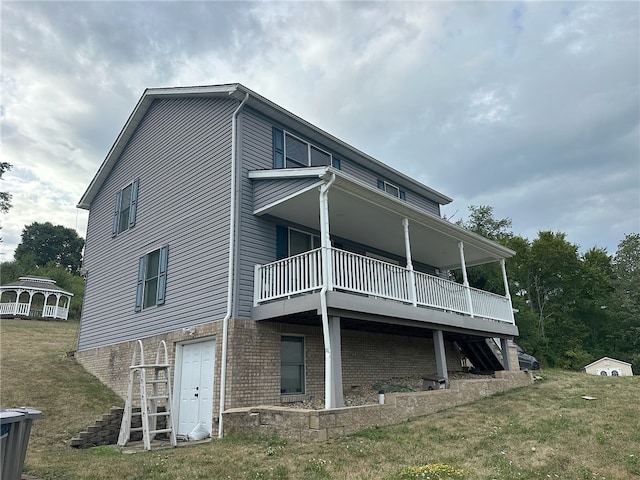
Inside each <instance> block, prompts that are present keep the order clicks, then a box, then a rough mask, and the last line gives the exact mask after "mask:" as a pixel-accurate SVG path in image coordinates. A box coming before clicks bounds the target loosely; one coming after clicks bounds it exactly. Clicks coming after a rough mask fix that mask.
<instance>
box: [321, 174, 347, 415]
mask: <svg viewBox="0 0 640 480" xmlns="http://www.w3.org/2000/svg"><path fill="white" fill-rule="evenodd" d="M335 179H336V176H335V174H334V175H332V176H331V179H330V180H329V181H328V182H327V183H325V184H324V185H322V186H321V187H320V198H319V202H320V244H321V247H322V248H321V250H322V251H321V257H322V274H323V275H322V276H323V285H322V290H320V310H321V316H322V338H323V341H324V363H325V366H324V408H325V409H331V408H335V407H336V404H335V399H336V395H335V393H334V378H333V375H334V367H333V355H332V353H331V350H332V341H331V340H332V339H331V331H332V330H335V328H333V329H332V328H331V327H330V322H329V313H328V311H327V291H328V290H332V289H333V280H332V275H331V274H332V268H331V236H330V234H329V198H328V197H329V188H331V185H332V184H333V182H335ZM334 323H335V322H334ZM340 385H342V379H340Z"/></svg>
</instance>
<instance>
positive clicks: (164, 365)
mask: <svg viewBox="0 0 640 480" xmlns="http://www.w3.org/2000/svg"><path fill="white" fill-rule="evenodd" d="M169 367H170V365H169V364H168V363H145V364H142V365H131V366H130V367H129V369H131V370H135V369H136V368H169Z"/></svg>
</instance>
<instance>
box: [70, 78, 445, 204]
mask: <svg viewBox="0 0 640 480" xmlns="http://www.w3.org/2000/svg"><path fill="white" fill-rule="evenodd" d="M247 94H248V95H249V96H248V99H247V102H246V106H247V107H249V108H252V109H254V110H256V111H258V112H260V113H261V114H263V115H265V116H267V117H269V118H271V119H273V120H274V121H275V122H277V123H279V124H281V125H283V126H288V127H289V128H291V129H293V130H295V131H296V132H297V133H298V134H301V135H303V136H306V137H307V138H308V139H309V140H310V141H312V142H314V141H315V142H316V143H318V144H321V145H323V146H325V147H326V148H329V149H331V150H332V151H334V152H335V153H336V154H338V155H341V156H343V157H346V158H349V159H351V160H355V161H358V162H361V163H362V164H363V165H365V166H366V167H367V168H369V169H370V170H372V171H373V172H375V173H378V174H380V175H381V176H383V177H384V178H385V179H387V180H389V181H391V182H394V183H398V184H402V185H407V187H408V188H409V186H410V188H411V189H412V190H414V191H415V192H416V193H418V194H419V195H422V196H425V197H427V198H430V199H431V200H433V201H435V202H438V203H439V204H440V205H446V204H448V203H451V201H452V199H451V198H450V197H448V196H446V195H444V194H442V193H440V192H438V191H436V190H434V189H432V188H429V187H427V186H426V185H424V184H422V183H420V182H417V181H416V180H414V179H413V178H411V177H409V176H407V175H405V174H403V173H401V172H399V171H397V170H395V169H393V168H392V167H390V166H388V165H386V164H384V163H382V162H380V161H378V160H376V159H375V158H373V157H371V156H369V155H367V154H366V153H364V152H362V151H360V150H358V149H357V148H355V147H353V146H351V145H349V144H347V143H345V142H343V141H341V140H340V139H338V138H336V137H334V136H333V135H331V134H329V133H327V132H325V131H324V130H322V129H320V128H318V127H316V126H315V125H313V124H311V123H309V122H307V121H306V120H303V119H302V118H300V117H298V116H297V115H294V114H293V113H291V112H289V111H288V110H286V109H284V108H282V107H280V106H279V105H276V104H275V103H273V102H271V101H270V100H267V99H266V98H264V97H262V96H261V95H258V94H257V93H255V92H254V91H252V90H250V89H248V88H246V87H245V86H243V85H241V84H239V83H232V84H223V85H209V86H195V87H171V88H148V89H146V90H145V91H144V93H143V94H142V97H141V98H140V100H139V101H138V103H137V104H136V106H135V108H134V109H133V112H132V113H131V115H130V116H129V118H128V120H127V122H126V123H125V125H124V127H123V128H122V130H121V131H120V134H119V135H118V137H117V138H116V141H115V142H114V144H113V146H112V147H111V149H110V150H109V152H108V153H107V156H106V157H105V159H104V161H103V162H102V164H101V165H100V168H99V169H98V172H97V173H96V175H95V176H94V178H93V179H92V181H91V183H90V184H89V186H88V187H87V190H86V191H85V193H84V194H83V195H82V198H81V199H80V201H79V202H78V205H77V207H78V208H82V209H86V210H89V208H90V207H91V202H92V201H93V199H94V198H95V196H96V195H97V193H98V191H99V190H100V188H101V186H102V184H103V183H104V182H105V180H106V179H107V177H108V176H109V173H110V172H111V170H112V169H113V167H114V165H115V163H116V161H117V160H118V158H119V157H120V154H121V153H122V152H123V150H124V149H125V147H126V146H127V143H128V142H129V140H130V139H131V137H132V136H133V134H134V132H135V130H136V128H137V127H138V125H139V124H140V122H141V121H142V119H143V118H144V116H145V115H146V113H147V111H148V110H149V108H150V106H151V104H152V103H153V102H154V101H155V100H157V99H171V98H189V97H193V98H231V99H233V100H235V101H237V102H240V101H242V100H244V99H245V97H246V95H247Z"/></svg>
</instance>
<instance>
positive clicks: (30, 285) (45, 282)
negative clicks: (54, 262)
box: [0, 275, 73, 297]
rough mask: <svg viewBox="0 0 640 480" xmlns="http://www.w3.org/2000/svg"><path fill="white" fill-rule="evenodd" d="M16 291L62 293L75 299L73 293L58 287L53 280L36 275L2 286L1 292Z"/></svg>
mask: <svg viewBox="0 0 640 480" xmlns="http://www.w3.org/2000/svg"><path fill="white" fill-rule="evenodd" d="M16 289H24V290H39V291H43V292H57V293H62V294H64V295H68V296H70V297H73V293H71V292H68V291H66V290H64V289H63V288H60V287H59V286H57V285H56V281H55V280H53V279H51V278H46V277H38V276H35V275H29V276H27V277H20V278H18V281H17V282H11V283H7V284H6V285H2V286H0V290H1V291H5V290H16Z"/></svg>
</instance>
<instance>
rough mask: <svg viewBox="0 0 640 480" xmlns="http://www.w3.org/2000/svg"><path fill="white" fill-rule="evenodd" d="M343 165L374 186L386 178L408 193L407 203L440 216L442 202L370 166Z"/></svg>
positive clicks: (344, 168) (348, 171) (352, 163)
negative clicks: (383, 174) (419, 193)
mask: <svg viewBox="0 0 640 480" xmlns="http://www.w3.org/2000/svg"><path fill="white" fill-rule="evenodd" d="M341 166H342V168H341V170H342V171H343V172H345V173H348V174H349V175H351V176H353V177H356V178H358V179H359V180H360V181H362V182H364V183H366V184H368V185H371V186H372V187H375V188H378V180H385V181H387V182H389V183H392V184H393V185H395V186H397V187H398V188H400V190H403V191H404V192H405V193H406V195H407V203H408V204H409V205H412V206H414V207H416V208H419V209H421V210H424V211H425V212H427V213H430V214H432V215H436V216H438V217H439V216H440V204H438V202H434V201H433V200H430V199H428V198H425V197H423V196H421V195H418V194H417V193H415V192H412V191H411V190H410V189H407V188H406V187H405V186H404V185H402V184H398V183H396V182H394V181H391V180H389V179H388V178H387V177H384V176H382V175H378V174H376V173H375V172H373V171H371V170H369V169H368V168H366V167H364V166H362V165H359V164H356V163H354V162H349V161H347V162H345V161H343V162H342V165H341Z"/></svg>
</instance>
